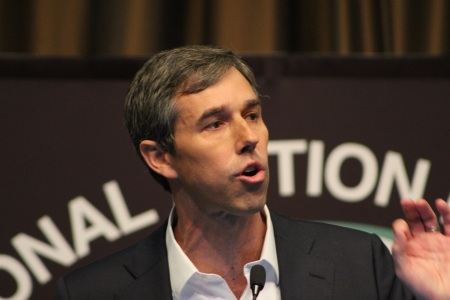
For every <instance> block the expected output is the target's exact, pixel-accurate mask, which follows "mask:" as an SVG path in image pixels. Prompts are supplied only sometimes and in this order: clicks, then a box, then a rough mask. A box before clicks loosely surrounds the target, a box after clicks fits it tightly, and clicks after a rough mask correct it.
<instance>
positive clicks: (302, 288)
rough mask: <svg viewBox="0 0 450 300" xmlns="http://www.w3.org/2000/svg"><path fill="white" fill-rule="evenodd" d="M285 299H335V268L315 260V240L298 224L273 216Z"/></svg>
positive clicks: (281, 283)
mask: <svg viewBox="0 0 450 300" xmlns="http://www.w3.org/2000/svg"><path fill="white" fill-rule="evenodd" d="M271 217H272V222H273V226H274V231H275V241H276V248H277V257H278V267H279V273H280V291H281V297H282V299H331V297H332V292H333V285H334V264H333V263H332V262H328V261H324V260H322V259H320V258H317V257H314V256H313V252H314V236H313V235H312V234H310V233H308V232H305V231H304V230H303V228H302V226H299V225H298V221H292V220H290V219H288V218H284V217H281V216H278V215H276V214H274V213H271Z"/></svg>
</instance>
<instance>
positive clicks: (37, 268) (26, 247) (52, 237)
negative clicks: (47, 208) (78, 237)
mask: <svg viewBox="0 0 450 300" xmlns="http://www.w3.org/2000/svg"><path fill="white" fill-rule="evenodd" d="M37 224H38V227H39V228H40V229H41V231H42V233H43V234H44V236H45V237H46V238H47V239H48V240H49V241H50V244H46V243H44V242H42V241H40V240H38V239H36V238H34V237H32V236H29V235H28V234H25V233H19V234H17V235H16V236H15V237H14V238H13V239H12V244H13V246H14V248H15V249H16V251H17V252H18V253H19V254H20V256H21V257H22V259H23V260H24V262H25V264H26V265H27V266H28V268H29V269H30V271H31V272H32V273H33V275H34V277H35V278H36V279H37V281H38V282H39V283H40V284H44V283H46V282H48V281H49V280H50V279H51V277H52V276H51V275H50V272H49V271H48V269H47V268H46V267H45V266H44V264H43V263H42V261H41V259H40V258H39V256H43V257H46V258H48V259H50V260H52V261H54V262H56V263H58V264H60V265H63V266H70V265H71V264H73V263H74V262H75V261H76V256H75V254H74V253H73V251H72V249H71V248H70V246H69V243H68V242H67V241H66V239H65V238H64V236H63V235H62V233H61V232H60V231H59V229H58V228H57V227H56V225H55V223H53V221H52V219H51V218H50V217H49V216H43V217H42V218H40V219H39V220H38V221H37ZM38 255H39V256H38Z"/></svg>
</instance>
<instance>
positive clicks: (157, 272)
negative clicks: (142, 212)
mask: <svg viewBox="0 0 450 300" xmlns="http://www.w3.org/2000/svg"><path fill="white" fill-rule="evenodd" d="M166 227H167V222H166V223H165V224H164V225H163V226H161V227H160V228H159V229H157V231H156V232H155V233H154V234H152V235H151V236H150V237H149V238H147V239H146V240H144V241H142V242H141V243H140V244H139V245H138V247H137V248H136V250H135V252H134V253H133V255H131V256H130V257H129V259H128V261H126V262H125V263H124V267H125V268H126V269H127V270H128V272H129V273H130V275H131V276H133V278H134V281H133V282H132V284H130V285H128V286H127V287H126V288H124V289H121V290H120V291H118V292H117V293H116V294H115V298H114V299H117V300H120V299H129V300H133V299H161V300H164V299H172V289H171V286H170V276H169V265H168V261H167V250H166V242H165V233H166Z"/></svg>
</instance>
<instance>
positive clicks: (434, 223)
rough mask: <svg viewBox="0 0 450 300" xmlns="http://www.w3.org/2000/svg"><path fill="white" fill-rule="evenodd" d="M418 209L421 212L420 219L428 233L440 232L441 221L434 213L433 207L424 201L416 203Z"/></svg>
mask: <svg viewBox="0 0 450 300" xmlns="http://www.w3.org/2000/svg"><path fill="white" fill-rule="evenodd" d="M416 209H417V211H418V212H419V215H420V218H421V219H422V223H423V226H424V229H425V231H426V232H433V233H436V232H439V220H438V217H437V216H436V214H435V213H434V211H433V209H432V208H431V205H430V204H429V203H428V202H427V201H426V200H424V199H420V200H417V201H416Z"/></svg>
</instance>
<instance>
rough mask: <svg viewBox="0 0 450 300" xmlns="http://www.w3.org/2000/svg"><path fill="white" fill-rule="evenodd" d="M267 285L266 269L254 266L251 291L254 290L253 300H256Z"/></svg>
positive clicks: (251, 273) (251, 275)
mask: <svg viewBox="0 0 450 300" xmlns="http://www.w3.org/2000/svg"><path fill="white" fill-rule="evenodd" d="M265 283H266V269H264V267H263V266H261V265H254V266H253V267H252V268H251V269H250V289H251V290H252V295H253V300H256V298H257V297H258V294H259V292H260V291H261V290H262V289H263V288H264V284H265Z"/></svg>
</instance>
